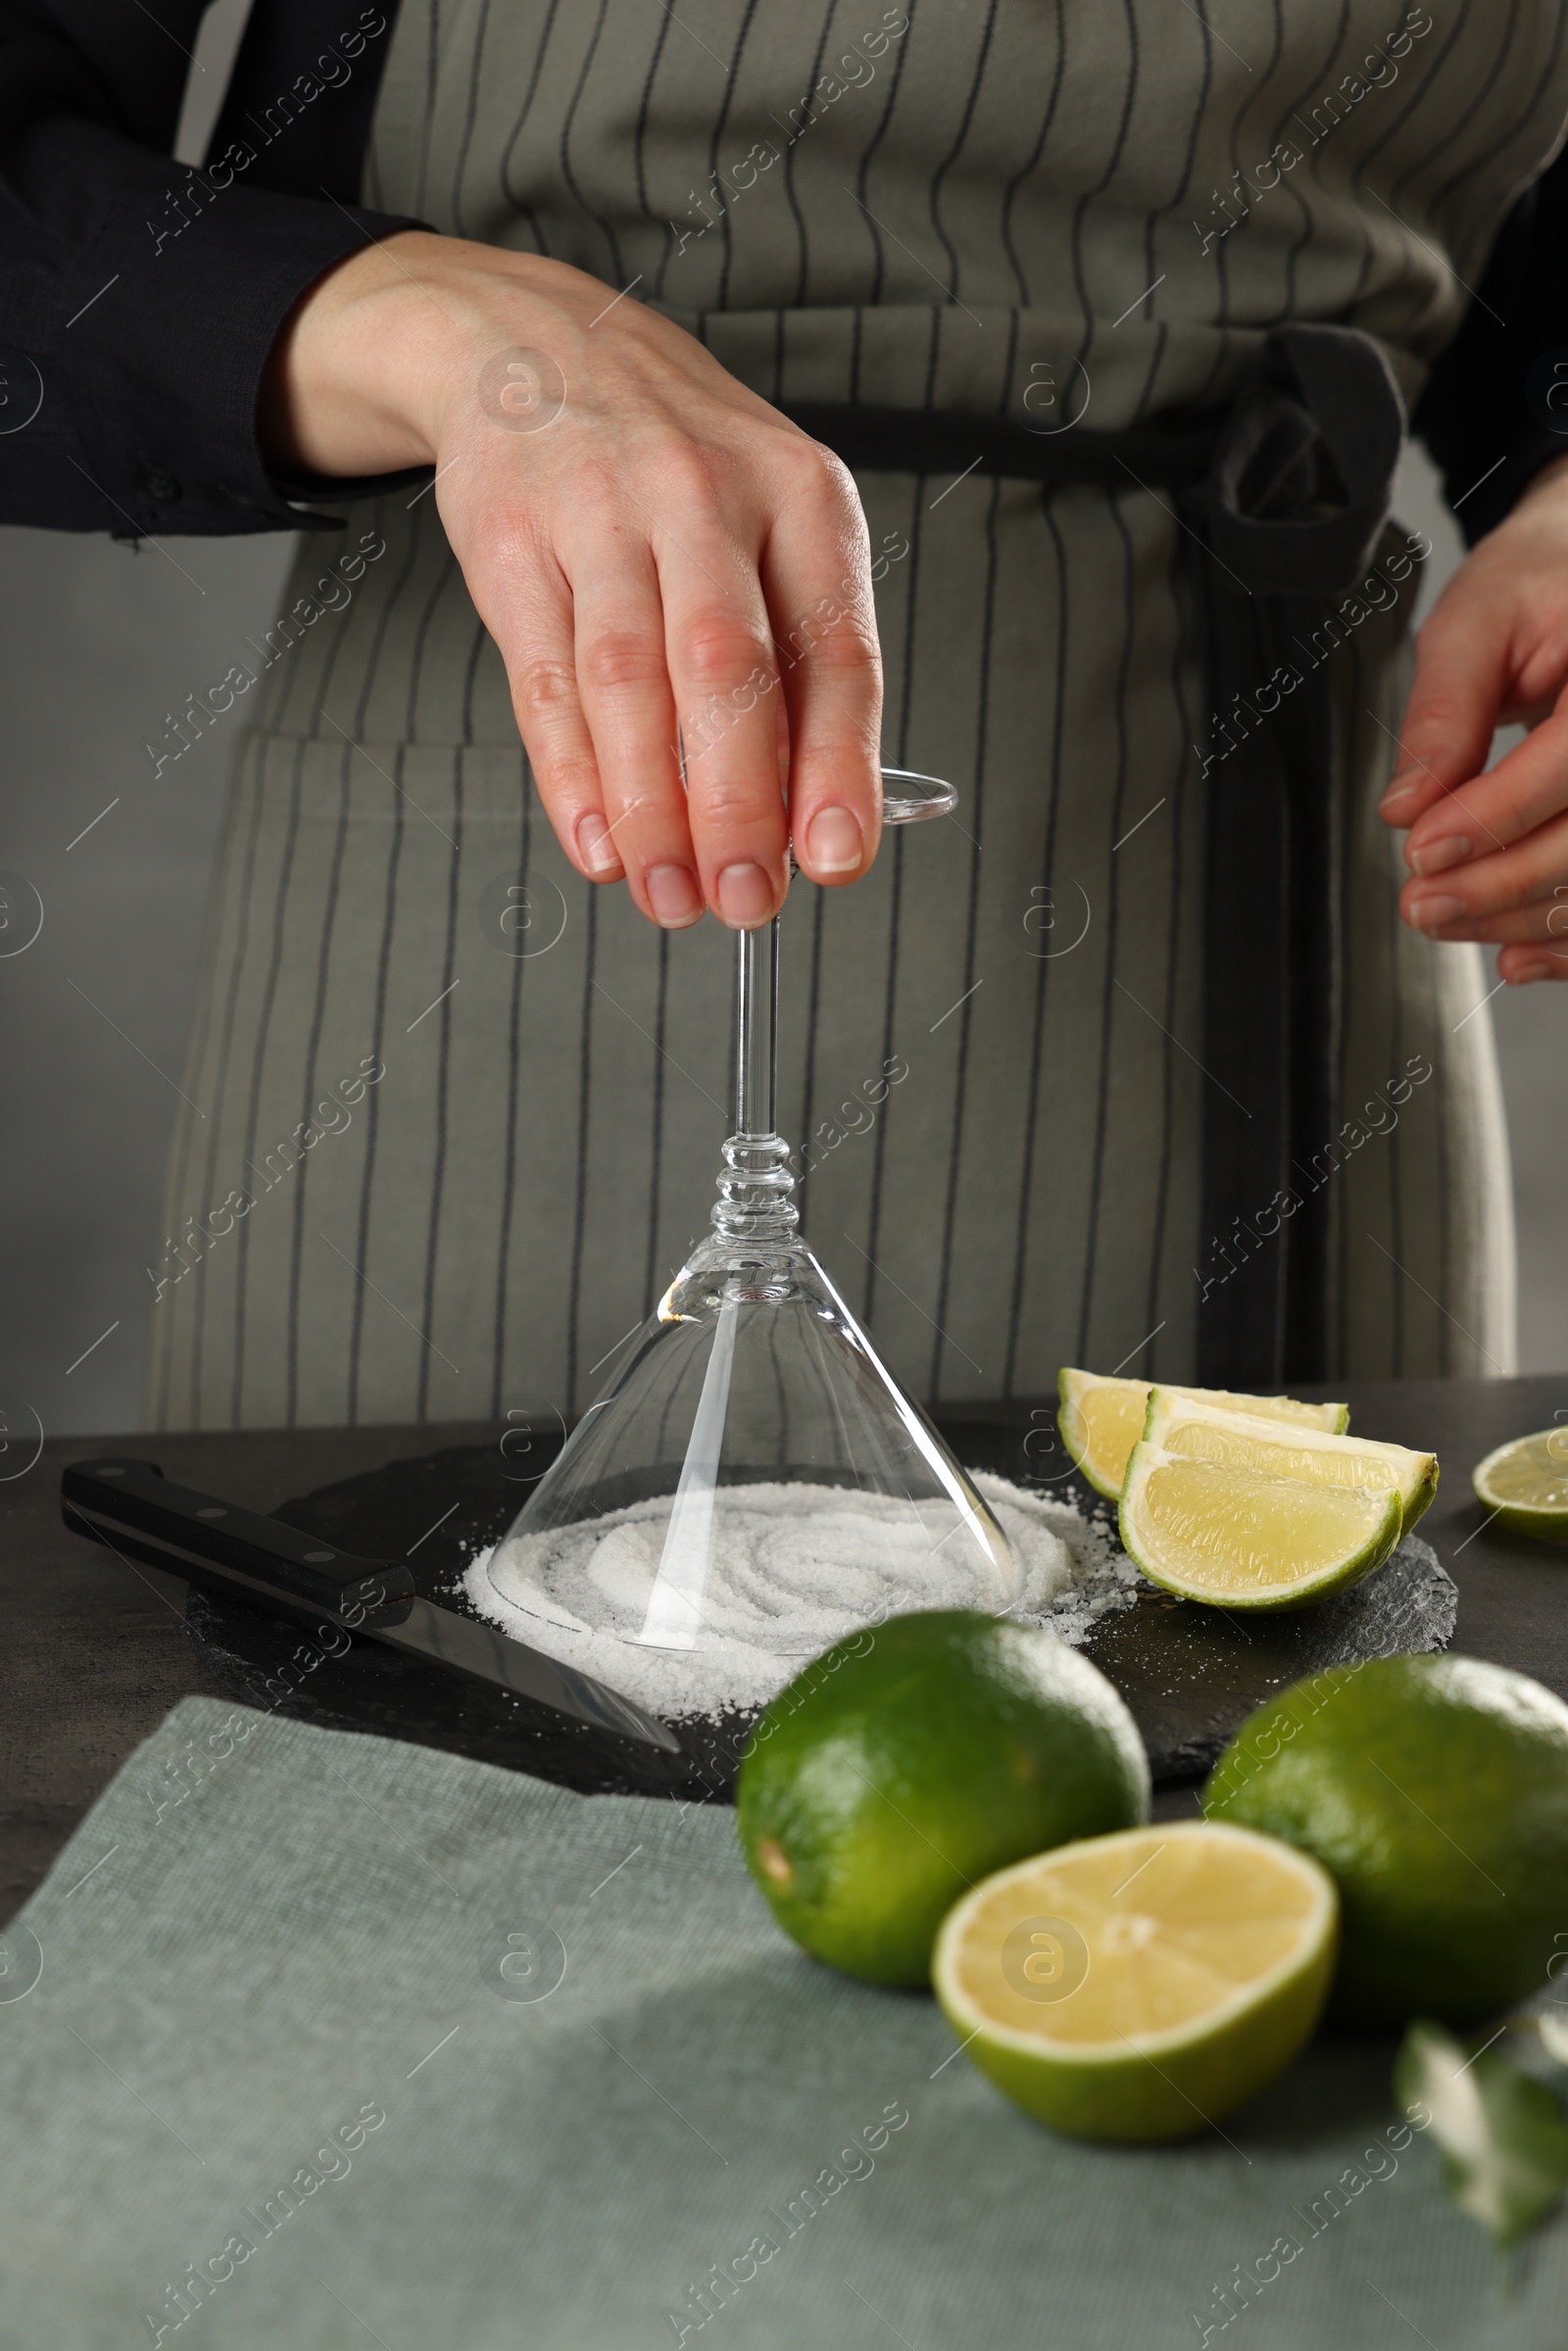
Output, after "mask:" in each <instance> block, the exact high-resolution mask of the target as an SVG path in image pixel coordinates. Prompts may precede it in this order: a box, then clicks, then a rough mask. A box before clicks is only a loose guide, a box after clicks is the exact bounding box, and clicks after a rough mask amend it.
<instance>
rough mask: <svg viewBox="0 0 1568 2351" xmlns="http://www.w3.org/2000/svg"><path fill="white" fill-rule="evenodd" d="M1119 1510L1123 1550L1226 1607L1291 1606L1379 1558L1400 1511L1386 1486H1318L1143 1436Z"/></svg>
mask: <svg viewBox="0 0 1568 2351" xmlns="http://www.w3.org/2000/svg"><path fill="white" fill-rule="evenodd" d="M1120 1519H1121V1540H1122V1544H1123V1547H1124V1548H1125V1550H1126V1552H1127V1555H1128V1557H1129V1558H1130V1559H1132V1560H1133V1561H1134V1562H1135V1563H1136V1564H1137V1565H1138V1566H1139V1567H1141V1568H1142V1569H1143V1571H1144V1573H1145V1575H1146V1576H1149V1577H1151V1578H1152V1581H1153V1582H1154V1583H1156V1584H1162V1585H1163V1586H1164V1587H1165V1589H1166V1591H1167V1592H1179V1593H1180V1594H1181V1596H1182V1598H1183V1599H1187V1600H1210V1601H1213V1602H1215V1603H1216V1604H1217V1605H1218V1606H1220V1607H1224V1608H1299V1607H1300V1606H1301V1604H1302V1603H1303V1602H1304V1601H1307V1600H1322V1599H1326V1598H1327V1597H1328V1595H1329V1593H1330V1592H1343V1591H1344V1589H1345V1587H1346V1586H1347V1585H1348V1584H1355V1583H1358V1582H1359V1581H1360V1579H1361V1577H1362V1576H1366V1575H1370V1574H1371V1572H1372V1570H1373V1568H1375V1567H1381V1566H1382V1564H1383V1562H1384V1560H1385V1559H1386V1558H1387V1557H1388V1555H1389V1553H1390V1552H1391V1551H1392V1550H1393V1548H1394V1546H1395V1544H1396V1543H1397V1542H1398V1540H1399V1530H1400V1527H1401V1526H1402V1524H1403V1512H1402V1510H1401V1508H1400V1505H1399V1496H1398V1494H1397V1491H1396V1489H1395V1488H1394V1487H1392V1486H1385V1487H1383V1488H1381V1489H1376V1490H1375V1489H1373V1488H1371V1487H1366V1486H1319V1485H1316V1484H1312V1483H1309V1482H1308V1481H1307V1480H1306V1479H1304V1478H1274V1477H1270V1476H1268V1475H1267V1474H1266V1473H1265V1472H1264V1471H1262V1470H1257V1469H1250V1468H1245V1467H1243V1466H1242V1465H1241V1464H1240V1463H1229V1462H1223V1461H1194V1460H1190V1459H1185V1458H1184V1457H1183V1456H1182V1455H1181V1454H1179V1453H1168V1452H1166V1451H1165V1450H1164V1448H1163V1447H1162V1446H1160V1445H1149V1444H1142V1445H1135V1446H1134V1447H1133V1456H1132V1459H1131V1460H1130V1461H1129V1463H1128V1464H1127V1483H1126V1486H1125V1488H1124V1489H1123V1492H1122V1497H1121V1512H1120Z"/></svg>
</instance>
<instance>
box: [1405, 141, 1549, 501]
mask: <svg viewBox="0 0 1568 2351" xmlns="http://www.w3.org/2000/svg"><path fill="white" fill-rule="evenodd" d="M1559 358H1560V359H1561V360H1562V362H1563V363H1564V367H1563V373H1562V375H1561V376H1560V377H1559V378H1557V379H1556V382H1555V385H1554V382H1553V376H1552V368H1553V366H1554V363H1555V362H1556V360H1557V359H1559ZM1554 391H1555V392H1556V397H1555V398H1553V397H1552V395H1553V392H1554ZM1559 412H1560V413H1559ZM1411 421H1412V424H1413V427H1414V430H1415V431H1416V432H1417V433H1419V434H1420V436H1421V438H1422V439H1423V440H1424V441H1425V442H1426V445H1427V447H1428V449H1429V450H1430V451H1431V452H1432V455H1433V458H1434V459H1435V460H1436V462H1437V465H1438V466H1439V468H1440V469H1441V471H1442V473H1443V477H1444V488H1445V490H1446V493H1447V499H1448V504H1449V505H1450V506H1451V507H1452V508H1453V510H1454V513H1455V514H1456V515H1457V517H1458V520H1459V523H1460V526H1461V527H1462V529H1463V531H1464V534H1465V538H1466V541H1467V542H1468V544H1469V545H1470V546H1472V547H1473V546H1474V545H1475V543H1476V541H1477V540H1478V539H1479V538H1482V537H1484V536H1485V534H1486V533H1487V532H1488V531H1489V530H1495V528H1496V526H1497V524H1498V523H1499V522H1501V521H1502V520H1503V519H1504V517H1505V516H1506V515H1507V514H1509V513H1510V512H1511V511H1512V509H1513V506H1514V504H1515V502H1516V501H1517V500H1518V499H1519V498H1520V497H1521V496H1522V495H1523V493H1524V491H1525V490H1527V489H1528V488H1529V486H1530V483H1531V481H1532V480H1533V479H1534V477H1535V475H1536V474H1537V473H1539V472H1540V470H1541V468H1542V466H1543V465H1548V464H1549V463H1550V462H1551V460H1552V459H1553V458H1558V457H1563V456H1565V455H1568V152H1565V153H1564V154H1562V155H1559V156H1558V158H1557V160H1556V162H1555V163H1553V164H1550V165H1548V167H1547V169H1546V170H1545V171H1544V172H1543V174H1542V176H1541V177H1540V178H1539V179H1538V180H1537V181H1536V182H1535V183H1534V185H1533V186H1531V187H1529V188H1527V189H1526V190H1525V193H1524V195H1523V196H1522V197H1521V198H1520V200H1519V202H1518V203H1517V204H1516V205H1515V207H1514V209H1513V211H1512V212H1511V213H1510V214H1509V216H1508V218H1507V220H1505V221H1504V223H1503V226H1502V230H1501V233H1500V235H1499V236H1498V238H1497V242H1496V244H1495V246H1494V248H1493V252H1492V259H1491V261H1490V262H1489V263H1488V265H1487V272H1486V275H1485V276H1484V277H1483V278H1482V280H1481V283H1480V285H1479V286H1478V287H1477V288H1476V296H1475V299H1474V301H1472V303H1471V305H1470V309H1469V311H1468V312H1467V314H1466V316H1465V320H1464V324H1463V325H1462V326H1461V327H1460V329H1459V332H1458V334H1457V335H1456V336H1455V337H1454V339H1453V341H1452V342H1451V343H1450V344H1449V345H1448V348H1447V350H1446V351H1445V352H1444V354H1443V356H1442V358H1441V359H1440V360H1439V361H1438V363H1437V365H1436V367H1434V368H1433V370H1432V376H1431V380H1430V381H1429V383H1428V385H1427V389H1426V391H1425V393H1424V394H1423V396H1422V398H1421V400H1420V401H1419V402H1418V404H1417V406H1416V412H1415V415H1414V417H1413V418H1412V420H1411Z"/></svg>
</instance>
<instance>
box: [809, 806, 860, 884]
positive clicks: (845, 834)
mask: <svg viewBox="0 0 1568 2351" xmlns="http://www.w3.org/2000/svg"><path fill="white" fill-rule="evenodd" d="M806 852H807V858H808V861H809V864H810V865H811V867H812V869H813V870H814V871H815V872H817V873H854V872H855V871H856V869H857V868H858V865H859V864H860V862H861V860H862V859H863V857H864V856H865V843H864V840H863V839H862V837H861V833H860V828H859V826H858V824H857V823H856V821H855V818H854V817H853V816H852V815H851V813H850V811H849V809H848V808H818V809H817V811H816V814H815V815H814V816H813V817H812V818H811V821H810V823H809V825H808V826H807V828H806Z"/></svg>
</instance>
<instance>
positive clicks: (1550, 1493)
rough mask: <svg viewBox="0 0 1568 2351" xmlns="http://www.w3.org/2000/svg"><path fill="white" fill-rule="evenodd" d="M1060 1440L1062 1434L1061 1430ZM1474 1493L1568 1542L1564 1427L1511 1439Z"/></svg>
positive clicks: (1515, 1523)
mask: <svg viewBox="0 0 1568 2351" xmlns="http://www.w3.org/2000/svg"><path fill="white" fill-rule="evenodd" d="M1063 1434H1064V1435H1065V1431H1063ZM1474 1484H1475V1490H1476V1494H1477V1495H1478V1496H1479V1498H1480V1500H1481V1501H1482V1502H1483V1503H1484V1504H1485V1506H1486V1507H1487V1509H1489V1510H1495V1512H1496V1514H1497V1516H1498V1517H1499V1518H1500V1519H1501V1521H1502V1523H1503V1525H1504V1526H1505V1527H1512V1528H1513V1529H1514V1530H1515V1532H1516V1533H1518V1534H1520V1535H1539V1536H1542V1537H1543V1538H1544V1540H1545V1541H1546V1542H1547V1543H1568V1428H1561V1429H1543V1430H1541V1431H1540V1433H1539V1434H1538V1435H1537V1436H1534V1437H1514V1438H1511V1439H1510V1440H1509V1442H1508V1444H1506V1445H1498V1447H1497V1449H1496V1451H1495V1453H1489V1454H1488V1455H1487V1457H1486V1459H1485V1461H1483V1462H1482V1463H1481V1464H1480V1466H1479V1467H1478V1468H1477V1470H1476V1472H1475V1478H1474Z"/></svg>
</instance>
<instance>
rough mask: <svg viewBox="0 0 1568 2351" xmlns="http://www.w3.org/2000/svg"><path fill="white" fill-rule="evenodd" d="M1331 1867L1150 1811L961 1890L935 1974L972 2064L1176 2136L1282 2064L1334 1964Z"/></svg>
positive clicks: (1114, 2132)
mask: <svg viewBox="0 0 1568 2351" xmlns="http://www.w3.org/2000/svg"><path fill="white" fill-rule="evenodd" d="M1338 1919H1339V1898H1338V1896H1337V1894H1336V1892H1335V1889H1334V1882H1333V1880H1332V1879H1331V1878H1330V1877H1329V1875H1328V1873H1327V1871H1326V1870H1324V1869H1322V1868H1320V1867H1319V1865H1318V1864H1317V1863H1316V1862H1315V1861H1313V1860H1311V1859H1310V1858H1309V1856H1308V1855H1306V1854H1304V1853H1299V1852H1297V1851H1295V1850H1294V1848H1293V1847H1291V1846H1290V1845H1286V1844H1281V1843H1280V1842H1279V1841H1278V1840H1277V1839H1276V1838H1274V1837H1262V1836H1259V1835H1257V1834H1256V1832H1255V1831H1252V1830H1246V1829H1240V1830H1239V1829H1234V1828H1231V1827H1230V1826H1228V1825H1227V1824H1225V1823H1222V1822H1217V1821H1182V1822H1159V1823H1156V1824H1154V1825H1153V1826H1152V1827H1150V1828H1147V1829H1124V1830H1122V1831H1120V1832H1119V1833H1118V1834H1117V1835H1114V1836H1110V1837H1089V1838H1086V1839H1085V1840H1084V1841H1083V1842H1082V1843H1079V1844H1070V1845H1060V1846H1058V1847H1057V1848H1056V1850H1055V1851H1054V1852H1053V1853H1041V1854H1037V1855H1036V1856H1035V1858H1034V1859H1033V1860H1031V1861H1020V1862H1015V1863H1014V1864H1013V1866H1012V1867H1011V1868H1010V1869H1005V1870H1000V1871H999V1872H998V1873H997V1875H996V1876H995V1877H993V1878H987V1879H985V1880H984V1881H983V1882H982V1883H981V1884H980V1885H979V1886H975V1887H974V1888H973V1890H972V1891H971V1892H969V1893H967V1894H965V1895H964V1897H963V1899H962V1901H960V1902H959V1903H958V1904H957V1906H956V1909H954V1910H952V1911H950V1912H949V1914H948V1917H947V1918H946V1920H945V1921H944V1923H943V1927H942V1932H941V1934H940V1935H938V1937H937V1947H936V1954H935V1959H934V1962H933V1966H932V1982H933V1984H935V1986H936V1992H937V1997H938V1999H939V2000H940V2001H941V2003H942V2006H943V2008H944V2009H945V2011H946V2012H947V2017H948V2022H949V2023H950V2024H951V2025H952V2027H953V2029H954V2031H955V2033H957V2034H958V2036H959V2039H960V2040H961V2041H962V2042H963V2043H964V2044H965V2046H966V2048H967V2050H968V2054H969V2056H970V2057H971V2058H972V2059H973V2061H974V2063H975V2064H976V2065H977V2066H978V2067H979V2068H980V2071H981V2072H982V2073H983V2074H985V2075H987V2076H988V2077H989V2079H990V2080H991V2081H993V2082H995V2083H996V2084H997V2087H998V2088H999V2089H1001V2090H1004V2091H1005V2093H1006V2095H1007V2096H1008V2097H1009V2098H1011V2099H1013V2100H1014V2101H1015V2103H1016V2104H1017V2105H1019V2106H1022V2107H1023V2108H1024V2109H1025V2110H1026V2112H1028V2113H1030V2114H1032V2115H1036V2116H1038V2118H1039V2119H1040V2121H1041V2122H1043V2123H1049V2124H1051V2126H1052V2128H1053V2129H1054V2130H1056V2131H1069V2132H1071V2133H1072V2134H1073V2135H1074V2136H1076V2137H1080V2138H1109V2139H1163V2138H1186V2137H1190V2136H1191V2135H1192V2133H1193V2132H1195V2131H1201V2130H1202V2129H1203V2128H1204V2127H1205V2125H1207V2124H1209V2123H1212V2122H1215V2121H1217V2120H1218V2118H1219V2117H1220V2116H1222V2115H1226V2114H1229V2113H1230V2112H1231V2110H1232V2108H1233V2107H1237V2106H1240V2105H1241V2104H1243V2102H1244V2101H1245V2100H1246V2099H1248V2098H1250V2097H1251V2096H1253V2095H1254V2093H1255V2092H1256V2091H1258V2090H1260V2089H1261V2088H1263V2086H1264V2084H1265V2083H1267V2082H1271V2081H1272V2080H1273V2079H1274V2077H1275V2075H1276V2074H1278V2073H1279V2072H1281V2071H1282V2069H1283V2068H1284V2067H1285V2066H1287V2065H1289V2063H1290V2061H1291V2059H1292V2058H1293V2057H1294V2056H1295V2055H1296V2053H1297V2051H1298V2050H1299V2048H1300V2047H1301V2044H1302V2043H1303V2042H1304V2041H1305V2040H1306V2038H1307V2036H1308V2034H1309V2033H1311V2031H1312V2028H1313V2026H1314V2025H1315V2024H1316V2022H1317V2019H1318V2015H1319V2013H1320V2011H1321V2009H1322V2006H1323V2002H1324V1999H1325V1996H1326V1995H1327V1992H1328V1987H1329V1980H1330V1977H1331V1976H1332V1974H1333V1971H1334V1957H1335V1950H1336V1944H1337V1927H1338Z"/></svg>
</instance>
